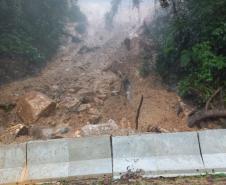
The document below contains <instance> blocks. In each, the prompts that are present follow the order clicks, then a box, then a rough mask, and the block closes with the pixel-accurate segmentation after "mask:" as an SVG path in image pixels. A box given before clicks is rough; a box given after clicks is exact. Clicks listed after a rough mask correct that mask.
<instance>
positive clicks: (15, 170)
mask: <svg viewBox="0 0 226 185" xmlns="http://www.w3.org/2000/svg"><path fill="white" fill-rule="evenodd" d="M25 173H26V144H12V145H0V184H12V183H18V182H21V181H23V180H24V176H25Z"/></svg>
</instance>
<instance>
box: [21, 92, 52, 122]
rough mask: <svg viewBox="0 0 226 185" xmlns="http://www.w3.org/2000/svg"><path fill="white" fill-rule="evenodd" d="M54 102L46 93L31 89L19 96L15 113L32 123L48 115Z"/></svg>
mask: <svg viewBox="0 0 226 185" xmlns="http://www.w3.org/2000/svg"><path fill="white" fill-rule="evenodd" d="M55 108H56V103H55V102H54V101H53V100H51V99H50V98H48V97H47V96H46V95H44V94H42V93H39V92H36V91H32V92H29V93H26V94H25V95H24V96H23V97H21V98H20V99H19V101H18V103H17V114H18V116H19V117H20V118H21V119H22V120H23V121H24V122H26V123H33V122H35V121H37V120H38V119H39V118H40V117H42V116H48V115H49V114H50V113H51V112H53V111H54V109H55Z"/></svg>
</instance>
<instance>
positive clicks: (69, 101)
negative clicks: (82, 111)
mask: <svg viewBox="0 0 226 185" xmlns="http://www.w3.org/2000/svg"><path fill="white" fill-rule="evenodd" d="M80 104H81V102H80V100H78V99H77V98H75V97H65V98H64V99H63V100H62V101H61V102H60V104H59V107H60V108H66V109H68V110H69V111H73V110H77V108H78V107H79V106H80Z"/></svg>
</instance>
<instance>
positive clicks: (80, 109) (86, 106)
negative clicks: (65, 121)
mask: <svg viewBox="0 0 226 185" xmlns="http://www.w3.org/2000/svg"><path fill="white" fill-rule="evenodd" d="M90 108H91V105H90V104H89V103H87V104H81V105H80V106H79V107H78V109H77V111H78V112H83V111H87V110H88V109H90Z"/></svg>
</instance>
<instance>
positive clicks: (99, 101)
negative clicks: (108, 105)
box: [94, 98, 104, 105]
mask: <svg viewBox="0 0 226 185" xmlns="http://www.w3.org/2000/svg"><path fill="white" fill-rule="evenodd" d="M94 102H95V103H96V104H97V105H103V104H104V101H103V100H101V99H99V98H94Z"/></svg>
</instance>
